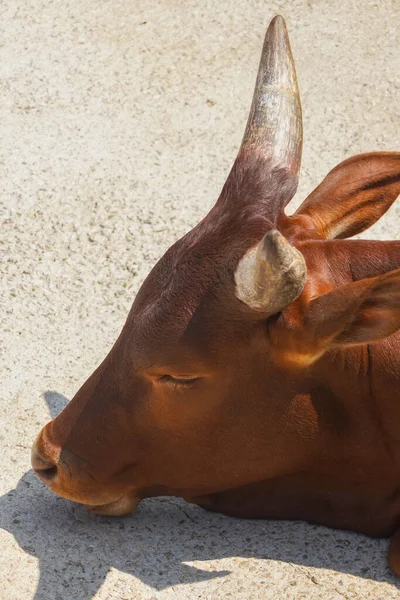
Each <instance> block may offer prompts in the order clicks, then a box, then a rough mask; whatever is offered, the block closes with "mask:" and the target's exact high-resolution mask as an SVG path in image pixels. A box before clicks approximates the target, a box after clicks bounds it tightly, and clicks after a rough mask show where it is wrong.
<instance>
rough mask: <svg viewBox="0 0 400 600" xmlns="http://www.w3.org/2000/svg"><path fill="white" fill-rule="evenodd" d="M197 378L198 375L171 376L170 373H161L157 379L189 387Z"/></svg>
mask: <svg viewBox="0 0 400 600" xmlns="http://www.w3.org/2000/svg"><path fill="white" fill-rule="evenodd" d="M199 379H200V377H188V378H183V377H182V378H180V377H173V376H172V375H163V376H162V377H160V378H159V379H158V381H161V382H162V383H171V384H172V385H177V386H183V387H190V386H191V385H193V384H194V383H196V381H199Z"/></svg>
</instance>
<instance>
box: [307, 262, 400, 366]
mask: <svg viewBox="0 0 400 600" xmlns="http://www.w3.org/2000/svg"><path fill="white" fill-rule="evenodd" d="M399 328H400V269H397V270H396V271H390V272H388V273H385V274H384V275H380V276H379V277H373V278H371V279H363V280H361V281H357V282H353V283H350V284H347V285H344V286H341V287H339V288H336V289H334V290H332V291H331V292H328V293H326V294H323V295H321V296H319V297H317V298H315V299H314V300H312V301H311V303H310V304H309V306H308V308H307V311H306V316H305V318H304V322H303V325H302V333H304V334H305V335H306V336H307V338H308V340H309V343H310V344H311V345H313V346H314V351H313V352H310V351H309V350H310V349H309V348H308V349H306V352H307V354H308V355H309V356H310V355H311V354H314V356H315V357H318V356H320V355H321V354H323V353H324V352H325V351H327V350H329V349H331V348H334V347H339V346H357V345H360V344H371V343H374V342H378V341H380V340H382V339H384V338H386V337H388V336H390V335H392V334H393V333H395V332H396V331H397V330H398V329H399Z"/></svg>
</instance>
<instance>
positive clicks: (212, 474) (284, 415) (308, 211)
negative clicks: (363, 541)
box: [32, 17, 400, 573]
mask: <svg viewBox="0 0 400 600" xmlns="http://www.w3.org/2000/svg"><path fill="white" fill-rule="evenodd" d="M301 148H302V122H301V106H300V100H299V93H298V88H297V83H296V76H295V70H294V64H293V60H292V56H291V52H290V46H289V41H288V37H287V32H286V28H285V24H284V21H283V19H282V18H281V17H276V18H275V19H274V20H273V21H272V23H271V25H270V27H269V29H268V32H267V35H266V40H265V44H264V48H263V53H262V58H261V63H260V68H259V73H258V77H257V82H256V89H255V93H254V99H253V103H252V107H251V111H250V116H249V120H248V124H247V128H246V131H245V134H244V138H243V142H242V146H241V148H240V151H239V154H238V157H237V159H236V161H235V163H234V165H233V168H232V170H231V173H230V175H229V177H228V180H227V182H226V184H225V186H224V188H223V190H222V192H221V195H220V197H219V199H218V201H217V203H216V205H215V206H214V208H213V209H212V210H211V211H210V213H209V214H208V215H207V216H206V217H205V219H204V220H203V221H201V222H200V223H199V224H198V225H197V226H196V227H195V228H194V229H193V230H192V231H190V232H189V233H188V234H187V235H185V236H184V237H183V238H182V239H181V240H179V241H178V242H176V243H175V244H174V245H173V246H172V247H171V248H170V249H169V250H168V251H167V252H166V254H165V255H164V256H163V258H162V259H161V260H160V261H159V262H158V264H157V265H156V266H155V267H154V269H153V270H152V271H151V273H150V275H149V276H148V277H147V279H146V281H145V282H144V283H143V285H142V288H141V289H140V291H139V293H138V295H137V297H136V300H135V302H134V304H133V306H132V309H131V312H130V314H129V316H128V319H127V321H126V324H125V326H124V328H123V330H122V332H121V334H120V336H119V338H118V340H117V341H116V343H115V345H114V347H113V348H112V350H111V351H110V353H109V354H108V356H107V357H106V358H105V360H104V362H103V363H102V364H101V365H100V366H99V367H98V368H97V370H96V371H95V372H94V373H93V375H92V376H91V377H90V378H89V379H88V380H87V381H86V383H85V384H84V385H83V386H82V388H81V389H80V390H79V391H78V393H77V394H76V396H75V397H74V398H73V400H72V401H71V402H70V404H69V405H68V406H67V407H66V408H65V410H64V411H63V412H62V413H61V414H60V415H59V416H58V417H57V418H56V419H54V420H53V421H51V422H50V423H49V424H48V425H46V427H44V429H43V430H42V431H41V432H40V434H39V436H38V438H37V440H36V442H35V445H34V449H33V452H32V464H33V467H34V469H35V471H36V472H37V474H38V475H39V477H40V478H41V479H42V480H43V481H44V482H45V483H46V484H47V485H48V486H49V487H50V488H51V489H52V490H54V491H55V492H57V493H58V494H60V495H61V496H64V497H66V498H70V499H71V500H75V501H77V502H81V503H83V504H87V505H89V506H90V508H91V509H92V510H94V511H95V512H98V513H101V514H108V515H121V514H125V513H127V512H129V511H131V510H133V509H134V508H135V507H136V506H137V504H138V502H139V501H140V500H141V499H142V498H146V497H149V496H156V495H174V496H181V497H183V498H184V499H185V500H187V501H189V502H195V503H196V504H199V505H200V506H203V507H205V508H207V509H210V510H214V511H219V512H222V513H226V514H228V515H235V516H239V517H257V518H268V517H270V518H279V519H305V520H307V521H311V522H314V523H321V524H324V525H328V526H330V527H337V528H343V529H352V530H354V531H358V532H363V533H366V534H369V535H373V536H388V535H392V534H395V535H394V538H393V540H392V544H391V547H390V548H391V549H390V555H389V560H390V564H391V566H392V567H393V569H394V570H395V571H396V572H397V573H400V534H399V533H398V534H396V530H399V528H400V398H399V377H400V376H399V368H400V335H399V333H397V334H396V331H397V330H398V329H399V328H400V269H399V267H400V243H399V242H377V241H376V242H371V241H363V240H353V241H349V240H347V239H345V238H348V237H351V236H354V235H356V234H358V233H360V232H361V231H363V230H365V229H366V228H368V227H369V226H370V225H372V224H373V223H374V222H376V221H377V220H378V219H379V218H380V217H381V216H382V215H383V214H384V212H385V211H386V210H387V209H388V208H389V207H390V205H391V204H392V203H393V201H394V200H395V198H396V197H397V195H398V194H399V193H400V154H399V153H373V154H363V155H360V156H356V157H354V158H351V159H349V160H346V161H344V162H343V163H341V164H340V165H339V166H338V167H336V168H335V169H333V171H331V172H330V173H329V174H328V175H327V177H326V178H325V179H324V181H323V182H322V183H321V185H319V186H318V187H317V188H316V190H315V191H314V192H313V193H312V194H311V195H310V196H309V197H308V198H307V199H306V200H305V201H304V202H303V204H302V205H301V207H300V208H299V210H298V211H297V212H296V213H295V214H294V215H293V216H287V215H286V214H285V212H284V208H285V206H286V205H287V203H288V202H289V201H290V200H291V198H292V197H293V195H294V193H295V190H296V187H297V180H298V172H299V167H300V159H301ZM396 269H398V270H396Z"/></svg>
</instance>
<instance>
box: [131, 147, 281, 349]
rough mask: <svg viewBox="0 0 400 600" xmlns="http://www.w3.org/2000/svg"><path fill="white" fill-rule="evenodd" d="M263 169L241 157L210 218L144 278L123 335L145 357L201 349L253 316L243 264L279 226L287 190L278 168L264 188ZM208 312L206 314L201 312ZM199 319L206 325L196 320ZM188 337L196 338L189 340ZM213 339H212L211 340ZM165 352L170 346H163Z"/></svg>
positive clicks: (255, 162) (250, 158) (183, 239)
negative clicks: (277, 205) (279, 206)
mask: <svg viewBox="0 0 400 600" xmlns="http://www.w3.org/2000/svg"><path fill="white" fill-rule="evenodd" d="M264 173H266V169H265V164H264V163H262V162H261V161H260V162H258V161H257V160H256V159H255V157H254V156H250V157H246V156H244V157H242V159H241V160H239V159H237V160H236V163H235V165H234V167H233V169H232V172H231V175H230V177H229V178H228V181H227V184H226V185H225V186H224V188H223V190H222V193H221V195H220V197H219V199H218V201H217V203H216V204H215V206H214V207H213V208H212V210H211V211H210V212H209V213H208V215H207V216H206V217H205V218H204V219H203V220H202V221H201V222H200V223H199V224H198V225H197V226H196V227H194V228H193V229H192V230H191V231H190V232H189V233H187V234H186V235H185V236H184V237H183V238H181V239H180V240H179V241H177V242H176V243H175V244H174V245H173V246H171V247H170V248H169V249H168V250H167V252H166V253H165V254H164V256H163V257H162V258H161V259H160V261H159V262H158V263H157V264H156V266H155V267H154V268H153V269H152V271H151V272H150V274H149V275H148V277H147V278H146V280H145V281H144V283H143V285H142V287H141V289H140V290H139V292H138V295H137V297H136V299H135V301H134V303H133V306H132V309H131V311H130V313H129V316H128V319H127V323H126V326H125V328H124V331H123V335H124V336H126V335H129V336H131V339H132V340H134V342H135V346H136V347H137V348H139V347H140V353H141V354H143V353H146V351H149V352H154V351H157V349H159V348H160V344H167V345H171V346H173V345H174V344H175V343H176V342H178V341H182V340H184V341H186V342H187V343H191V344H196V345H200V343H201V341H205V340H206V339H207V338H209V339H210V341H211V336H207V333H208V332H209V328H208V326H207V324H208V325H210V326H211V325H212V327H213V333H215V328H216V327H218V329H220V330H221V331H224V330H226V328H227V325H228V324H229V323H236V324H237V325H239V322H243V316H244V315H246V317H247V318H246V319H245V320H248V319H251V311H250V310H249V309H248V307H247V306H245V305H244V304H243V303H242V302H240V301H239V300H238V299H237V297H236V295H235V281H234V273H235V269H236V267H237V264H238V261H239V260H240V258H241V257H242V256H243V255H244V254H245V253H246V251H247V250H248V249H249V248H251V247H252V246H254V245H255V244H257V242H259V240H260V239H261V238H262V237H263V235H264V234H265V233H266V232H267V231H269V230H271V229H272V228H273V227H274V226H275V223H276V217H275V215H274V207H273V205H274V202H273V199H274V195H275V191H276V188H278V187H280V188H281V189H282V186H287V185H288V180H287V173H285V174H284V173H282V182H281V183H280V173H279V170H278V169H277V170H275V176H274V177H271V176H269V185H266V181H265V179H266V176H265V175H264ZM203 309H204V310H203ZM200 315H201V326H200V327H196V320H197V319H198V318H200ZM190 334H191V335H190ZM212 338H213V339H215V338H216V336H215V335H213V336H212ZM163 350H165V346H163Z"/></svg>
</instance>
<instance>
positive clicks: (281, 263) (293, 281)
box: [235, 229, 307, 315]
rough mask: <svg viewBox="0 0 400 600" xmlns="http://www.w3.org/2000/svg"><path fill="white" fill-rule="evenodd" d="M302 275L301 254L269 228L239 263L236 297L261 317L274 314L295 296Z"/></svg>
mask: <svg viewBox="0 0 400 600" xmlns="http://www.w3.org/2000/svg"><path fill="white" fill-rule="evenodd" d="M306 276H307V268H306V263H305V260H304V257H303V255H302V254H301V252H299V251H298V250H297V249H296V248H294V247H293V246H291V244H289V242H288V241H287V240H286V239H285V238H284V237H283V235H281V234H280V233H279V231H277V230H276V229H273V230H271V231H269V232H268V233H267V234H265V236H264V237H263V239H262V240H261V242H259V243H258V244H257V246H255V247H254V248H251V249H250V250H249V251H248V252H247V253H246V254H245V255H244V256H243V258H242V259H241V260H240V262H239V264H238V266H237V269H236V272H235V283H236V297H237V298H239V300H241V301H242V302H244V303H245V304H247V305H248V306H249V307H250V308H251V309H253V310H255V311H259V312H261V313H262V314H263V315H268V314H269V315H271V314H275V313H277V312H279V311H280V310H282V309H283V308H284V307H285V306H287V305H288V304H290V303H291V302H293V300H295V299H296V298H297V296H299V294H300V293H301V291H302V289H303V287H304V284H305V281H306Z"/></svg>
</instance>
